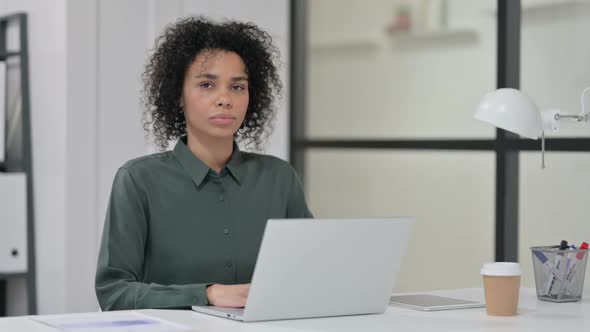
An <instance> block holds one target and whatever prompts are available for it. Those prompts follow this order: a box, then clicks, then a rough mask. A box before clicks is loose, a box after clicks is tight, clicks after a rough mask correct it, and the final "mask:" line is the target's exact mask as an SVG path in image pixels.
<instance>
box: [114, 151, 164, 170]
mask: <svg viewBox="0 0 590 332" xmlns="http://www.w3.org/2000/svg"><path fill="white" fill-rule="evenodd" d="M171 161H172V151H165V152H158V153H153V154H149V155H145V156H141V157H137V158H133V159H131V160H128V161H127V162H126V163H124V164H123V165H122V166H121V167H120V168H122V169H125V170H127V171H130V172H141V171H142V170H152V169H154V168H159V167H165V166H166V165H167V164H169V163H170V162H171Z"/></svg>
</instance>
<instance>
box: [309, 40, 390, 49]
mask: <svg viewBox="0 0 590 332" xmlns="http://www.w3.org/2000/svg"><path fill="white" fill-rule="evenodd" d="M378 47H379V42H378V41H376V40H374V39H370V38H359V39H341V40H327V41H312V42H311V43H310V45H309V49H310V51H312V52H331V51H355V50H362V51H372V50H376V49H377V48H378Z"/></svg>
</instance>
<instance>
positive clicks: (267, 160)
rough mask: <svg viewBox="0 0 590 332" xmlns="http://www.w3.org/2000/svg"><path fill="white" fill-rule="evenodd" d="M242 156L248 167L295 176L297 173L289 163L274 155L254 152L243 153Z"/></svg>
mask: <svg viewBox="0 0 590 332" xmlns="http://www.w3.org/2000/svg"><path fill="white" fill-rule="evenodd" d="M242 156H243V162H244V163H245V164H246V165H250V166H252V167H255V168H257V169H261V170H264V171H272V172H278V173H282V174H285V173H288V174H293V173H294V172H295V170H294V169H293V167H292V166H291V164H290V163H289V162H288V161H286V160H283V159H281V158H279V157H276V156H273V155H268V154H261V153H254V152H242Z"/></svg>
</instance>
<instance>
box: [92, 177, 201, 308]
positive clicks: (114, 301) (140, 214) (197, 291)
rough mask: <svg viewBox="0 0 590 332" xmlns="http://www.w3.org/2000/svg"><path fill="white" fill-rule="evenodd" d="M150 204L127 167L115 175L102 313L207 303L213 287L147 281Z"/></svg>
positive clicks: (105, 236) (104, 251)
mask: <svg viewBox="0 0 590 332" xmlns="http://www.w3.org/2000/svg"><path fill="white" fill-rule="evenodd" d="M148 211H149V206H148V201H147V198H146V196H145V192H144V191H143V192H142V191H141V190H140V189H138V187H137V184H136V182H135V181H134V179H133V177H132V176H131V174H130V173H129V170H128V169H126V168H120V169H119V171H118V172H117V175H116V176H115V180H114V183H113V188H112V190H111V197H110V200H109V205H108V209H107V214H106V218H105V223H104V229H103V233H102V241H101V245H100V251H99V257H98V265H97V269H96V279H95V289H96V296H97V298H98V302H99V304H100V307H101V308H102V310H127V309H147V308H178V307H190V306H192V305H206V304H208V300H207V286H209V285H210V284H188V285H160V284H155V283H150V284H147V283H143V282H142V279H143V264H144V257H145V247H146V240H147V238H148V218H149V213H148Z"/></svg>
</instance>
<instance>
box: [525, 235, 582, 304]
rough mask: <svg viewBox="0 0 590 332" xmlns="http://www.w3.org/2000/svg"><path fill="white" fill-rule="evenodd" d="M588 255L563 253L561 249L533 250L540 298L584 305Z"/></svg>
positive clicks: (574, 251)
mask: <svg viewBox="0 0 590 332" xmlns="http://www.w3.org/2000/svg"><path fill="white" fill-rule="evenodd" d="M588 251H590V250H589V249H583V250H579V249H567V250H559V246H543V247H531V252H532V256H533V269H534V272H535V286H536V288H537V298H539V300H542V301H550V302H576V301H580V300H581V299H582V291H583V288H584V276H585V274H586V273H585V272H586V262H587V260H588Z"/></svg>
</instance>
